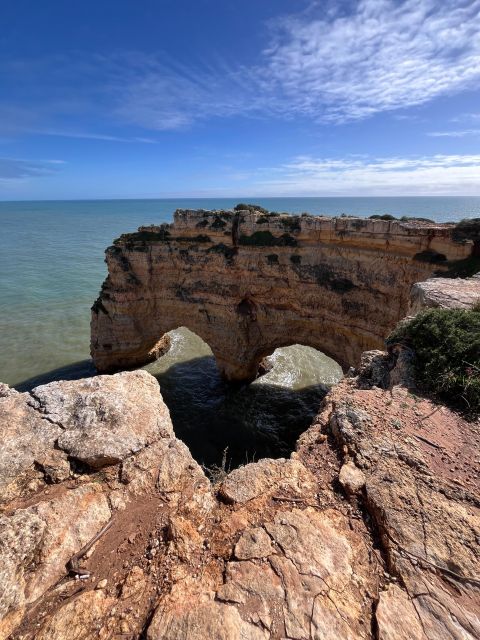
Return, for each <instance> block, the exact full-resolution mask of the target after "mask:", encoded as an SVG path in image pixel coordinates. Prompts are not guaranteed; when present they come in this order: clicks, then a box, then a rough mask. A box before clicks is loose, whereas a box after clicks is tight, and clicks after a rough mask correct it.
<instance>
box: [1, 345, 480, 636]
mask: <svg viewBox="0 0 480 640" xmlns="http://www.w3.org/2000/svg"><path fill="white" fill-rule="evenodd" d="M401 362H402V359H401V358H400V357H399V358H398V360H397V363H401ZM400 369H401V368H400ZM400 369H399V368H398V365H397V368H396V369H394V370H393V371H392V362H390V361H389V357H388V356H386V355H385V354H383V353H381V352H375V353H371V354H366V355H365V356H364V358H363V359H362V374H361V376H359V377H353V378H346V379H344V380H343V381H342V382H341V383H340V384H338V385H337V386H336V387H335V388H334V389H333V390H332V391H331V392H330V394H329V395H328V396H327V398H326V400H325V402H324V405H323V407H322V411H321V412H320V414H319V415H318V417H317V418H316V420H315V422H314V424H313V425H312V426H311V427H310V428H309V429H308V430H307V431H306V432H305V433H304V434H303V435H302V436H301V438H300V439H299V442H298V446H297V451H296V452H294V453H292V455H291V457H290V459H279V460H261V461H259V462H257V463H253V464H249V465H246V466H245V467H242V468H239V469H236V470H234V471H233V472H232V473H230V474H229V475H228V476H227V477H226V478H225V479H224V480H223V481H222V482H221V483H220V484H219V485H216V486H214V487H212V486H211V485H210V483H209V482H208V480H207V478H206V477H205V475H204V473H203V471H202V469H201V468H200V467H199V465H198V464H197V463H196V462H195V461H194V460H193V459H192V457H191V455H190V453H189V451H188V449H187V447H186V446H185V445H184V444H183V443H182V442H180V441H179V440H177V439H176V438H175V436H174V434H173V431H172V427H171V422H170V419H169V415H168V410H167V409H166V407H165V405H164V404H163V402H162V399H161V395H160V392H159V388H158V385H157V383H156V381H155V380H154V379H153V378H152V377H151V376H149V374H147V373H144V372H132V373H123V374H117V375H114V376H99V377H98V378H95V379H91V380H80V381H77V382H61V383H52V384H50V385H45V386H42V387H38V388H37V389H34V390H33V391H32V393H31V394H29V393H25V394H20V393H16V392H14V391H12V390H9V389H8V388H7V387H5V386H3V387H2V388H1V389H2V391H1V397H0V416H1V417H2V420H1V423H0V424H1V428H2V429H3V430H4V431H3V433H4V437H6V438H7V441H8V443H9V444H8V446H7V447H5V448H4V449H2V450H1V451H0V487H2V488H3V493H1V494H0V495H1V496H2V503H3V504H2V508H1V515H0V585H1V589H0V638H2V639H6V638H11V639H12V640H33V639H34V638H36V639H40V640H52V639H53V640H90V639H92V640H93V639H97V638H98V639H100V640H107V639H108V640H110V639H112V640H113V639H114V638H118V637H122V638H127V639H131V640H133V639H135V640H139V639H140V638H144V637H147V638H148V639H149V640H160V639H162V640H165V639H167V640H204V639H205V638H216V639H220V640H223V639H224V640H246V639H248V640H267V639H272V640H277V639H279V638H285V639H286V640H306V639H311V638H312V639H317V640H338V639H340V638H341V639H342V640H343V639H347V640H356V639H369V640H373V638H380V639H382V640H403V639H405V640H406V639H411V638H413V639H415V640H416V639H418V640H448V639H456V640H457V639H458V640H460V639H462V640H474V639H475V638H477V637H480V625H479V613H480V611H479V609H480V605H479V603H480V582H479V577H478V575H477V572H478V566H479V557H478V555H479V554H478V540H479V539H480V517H479V493H478V478H479V472H480V469H479V459H478V454H477V453H476V451H478V445H479V444H480V442H479V433H478V425H475V424H473V423H467V422H465V421H463V420H462V419H461V418H460V417H459V416H457V415H455V414H453V413H452V412H450V411H449V410H447V409H445V408H444V407H441V406H435V405H433V404H432V403H431V402H430V401H428V400H426V399H423V398H419V397H417V396H416V395H414V394H413V393H412V392H411V391H409V389H408V386H405V385H404V384H395V385H393V386H392V381H394V382H398V381H402V380H403V381H405V380H408V377H407V378H406V377H405V375H404V373H405V369H404V370H400ZM402 371H403V373H402ZM100 434H101V436H100ZM476 447H477V448H476ZM15 451H18V452H19V455H18V459H17V460H15V456H14V455H13V454H14V452H15ZM107 523H111V526H110V528H108V530H107V531H106V532H105V533H101V532H102V531H103V529H104V528H105V525H106V524H107ZM100 533H101V535H100V537H99V539H98V540H97V541H96V543H95V545H94V546H93V547H92V548H90V549H88V551H86V553H85V555H84V556H83V557H81V558H79V559H78V560H79V565H80V569H79V571H78V572H77V579H76V578H75V574H74V573H72V572H71V571H70V572H69V567H70V569H71V564H70V565H69V564H68V563H69V561H70V560H71V558H72V557H75V554H78V553H79V552H80V551H82V548H83V550H86V549H85V547H88V546H89V542H90V541H92V540H94V539H95V538H96V537H97V535H98V534H100ZM67 565H68V566H67ZM78 573H79V574H80V575H81V576H82V577H81V578H80V579H78Z"/></svg>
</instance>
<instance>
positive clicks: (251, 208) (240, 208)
mask: <svg viewBox="0 0 480 640" xmlns="http://www.w3.org/2000/svg"><path fill="white" fill-rule="evenodd" d="M234 211H250V212H251V213H255V211H257V212H258V213H268V209H264V208H263V207H261V206H260V205H258V204H245V203H244V202H240V203H239V204H237V205H236V206H235V207H234Z"/></svg>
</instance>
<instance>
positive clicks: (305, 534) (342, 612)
mask: <svg viewBox="0 0 480 640" xmlns="http://www.w3.org/2000/svg"><path fill="white" fill-rule="evenodd" d="M264 527H265V529H266V530H267V532H268V533H269V535H270V537H271V539H272V542H273V543H274V544H273V548H274V549H275V552H274V553H273V554H272V553H270V554H269V557H268V563H267V564H264V563H258V561H257V562H255V561H252V560H249V561H245V562H230V563H229V564H228V566H227V571H226V576H225V583H224V584H223V585H222V586H221V587H220V588H219V589H218V591H217V598H218V599H220V600H222V601H225V602H233V603H235V604H236V606H237V607H238V609H239V611H240V614H241V615H242V617H243V618H244V619H245V620H248V621H249V622H251V623H252V624H255V625H258V626H259V627H260V628H264V629H267V630H268V632H269V635H268V636H267V637H270V638H276V637H280V638H310V637H313V638H322V639H323V638H325V639H328V640H337V639H338V638H345V639H351V640H353V639H354V638H355V639H359V638H368V637H370V636H369V633H370V629H369V627H368V625H366V624H365V621H366V619H367V618H368V615H369V614H368V607H369V604H368V603H369V598H368V593H369V590H374V588H375V580H376V579H375V577H374V576H372V571H371V566H370V560H369V557H368V552H367V550H366V548H365V545H364V541H363V539H362V537H361V536H360V535H358V534H355V533H353V532H352V531H351V529H350V526H349V522H348V519H347V518H346V517H345V516H342V515H341V514H339V513H338V512H335V511H333V510H328V509H327V510H325V511H322V512H319V511H316V510H314V509H312V508H307V509H304V510H300V509H293V510H290V511H281V512H278V513H277V514H276V515H275V519H274V521H273V522H265V524H264ZM247 533H248V532H246V534H247ZM244 535H245V534H244Z"/></svg>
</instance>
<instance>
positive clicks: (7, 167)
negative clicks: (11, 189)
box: [0, 158, 65, 182]
mask: <svg viewBox="0 0 480 640" xmlns="http://www.w3.org/2000/svg"><path fill="white" fill-rule="evenodd" d="M62 164H65V162H64V161H63V160H40V161H37V160H24V159H21V158H0V182H10V181H12V180H13V181H17V180H25V179H26V178H41V177H45V176H50V175H52V174H54V173H56V172H57V171H58V168H59V165H62Z"/></svg>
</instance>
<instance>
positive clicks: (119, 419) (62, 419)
mask: <svg viewBox="0 0 480 640" xmlns="http://www.w3.org/2000/svg"><path fill="white" fill-rule="evenodd" d="M32 395H33V396H34V398H35V407H36V408H37V409H38V410H39V411H41V412H42V413H43V414H45V416H46V417H48V419H49V420H51V421H52V422H54V423H56V424H59V425H61V427H62V429H63V431H62V433H60V434H59V437H58V441H57V442H58V446H59V447H60V448H61V449H63V450H64V451H65V452H67V453H68V455H70V456H72V457H73V458H76V459H77V460H80V461H81V462H84V463H86V464H88V465H89V466H91V467H94V468H99V467H103V466H105V465H108V464H116V463H118V462H120V461H121V460H123V459H124V458H126V457H128V456H130V455H132V454H133V453H137V452H138V451H140V450H141V449H143V448H145V447H146V446H147V445H149V444H151V443H152V442H155V441H156V440H158V439H159V438H160V437H171V436H172V426H171V422H170V415H169V412H168V409H167V407H166V406H165V404H164V403H163V402H162V398H161V395H160V392H159V390H158V383H157V382H156V380H155V378H153V376H151V375H150V374H148V373H147V372H145V371H133V372H125V373H122V374H120V375H117V376H106V377H101V376H97V377H95V378H86V379H84V380H81V381H80V380H75V381H61V382H52V383H50V384H48V385H42V386H40V387H36V388H35V389H34V390H33V391H32Z"/></svg>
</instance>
